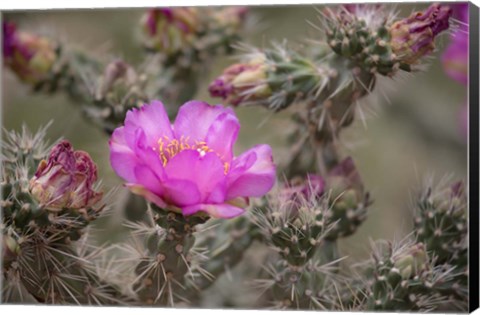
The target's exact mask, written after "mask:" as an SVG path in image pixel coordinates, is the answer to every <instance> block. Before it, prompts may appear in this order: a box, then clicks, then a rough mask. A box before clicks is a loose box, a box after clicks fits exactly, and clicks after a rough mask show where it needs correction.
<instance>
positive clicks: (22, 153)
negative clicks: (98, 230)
mask: <svg viewBox="0 0 480 315" xmlns="http://www.w3.org/2000/svg"><path fill="white" fill-rule="evenodd" d="M44 136H45V130H44V129H43V130H40V132H38V133H37V134H36V135H34V136H32V135H31V134H30V133H29V132H28V130H26V129H25V128H24V130H23V132H22V133H20V134H18V133H15V132H10V133H7V134H6V142H5V143H3V144H2V172H3V173H2V184H1V186H2V218H3V222H2V238H3V245H4V249H3V254H4V255H3V256H2V257H3V269H2V273H3V277H4V278H5V283H4V288H3V291H2V297H3V299H5V300H6V301H10V299H11V298H15V295H19V296H20V299H21V300H20V301H15V300H12V302H23V296H24V293H21V292H24V291H26V292H28V293H29V294H30V295H31V296H33V297H34V298H35V299H36V300H37V301H38V302H43V303H61V304H65V303H66V304H98V305H102V304H118V303H123V302H122V301H121V300H120V298H121V296H120V294H119V293H118V291H117V290H116V289H115V288H114V287H112V286H110V285H108V284H107V283H105V282H104V281H103V280H102V279H100V277H99V276H98V275H97V272H96V267H95V265H94V263H93V261H92V259H93V258H94V257H95V255H98V254H99V251H98V249H95V248H93V247H88V246H86V245H85V244H84V241H83V240H82V235H84V234H85V232H86V229H85V228H86V227H87V226H88V225H89V223H90V222H91V221H92V220H94V219H95V218H97V217H98V216H99V214H100V211H101V210H102V208H103V206H102V205H96V204H97V202H98V201H99V200H100V198H101V193H99V192H97V191H96V190H95V189H94V182H95V181H96V176H97V175H96V166H95V164H94V163H93V161H92V160H91V159H90V157H89V156H88V154H87V153H85V152H83V151H73V149H72V147H71V145H70V144H69V143H68V142H66V141H62V142H60V143H58V144H57V145H55V146H54V147H53V148H52V150H51V152H50V155H49V156H48V160H45V159H44V158H45V157H46V156H47V152H48V147H47V145H46V144H45V142H44V140H43V138H44ZM35 170H36V171H35ZM19 292H20V293H19Z"/></svg>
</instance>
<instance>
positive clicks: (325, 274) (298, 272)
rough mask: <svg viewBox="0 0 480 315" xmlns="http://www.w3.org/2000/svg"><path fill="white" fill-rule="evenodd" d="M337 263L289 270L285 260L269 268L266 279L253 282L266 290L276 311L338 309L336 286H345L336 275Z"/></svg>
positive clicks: (314, 264)
mask: <svg viewBox="0 0 480 315" xmlns="http://www.w3.org/2000/svg"><path fill="white" fill-rule="evenodd" d="M338 262H339V260H335V261H332V262H327V263H319V262H317V261H313V260H311V261H309V262H307V263H306V264H304V265H303V266H292V265H290V264H289V263H288V262H287V261H286V260H280V261H277V262H275V263H271V264H268V265H267V266H266V267H265V268H264V274H265V276H266V277H267V278H266V279H258V280H256V281H255V284H256V286H258V287H259V288H260V289H263V290H265V295H266V299H267V301H269V302H270V304H271V305H272V306H273V308H275V309H301V310H323V311H326V310H332V309H340V308H341V305H340V304H339V303H338V302H339V299H338V297H337V295H338V292H337V291H336V290H337V289H338V286H339V285H340V283H343V282H344V279H343V277H342V276H339V275H337V271H338V267H337V265H338Z"/></svg>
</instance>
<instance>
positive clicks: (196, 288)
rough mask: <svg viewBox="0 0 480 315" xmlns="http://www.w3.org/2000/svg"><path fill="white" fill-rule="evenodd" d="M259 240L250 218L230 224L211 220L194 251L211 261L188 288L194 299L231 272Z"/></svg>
mask: <svg viewBox="0 0 480 315" xmlns="http://www.w3.org/2000/svg"><path fill="white" fill-rule="evenodd" d="M259 237H260V235H259V233H258V229H257V228H256V226H255V225H253V224H252V222H251V221H250V219H249V218H248V215H245V216H241V217H238V218H234V219H231V220H228V221H219V220H215V221H214V220H211V221H210V222H209V225H208V224H207V225H206V226H204V227H203V228H202V230H201V232H200V233H198V235H197V239H198V241H197V243H196V244H195V247H197V248H198V250H202V251H204V252H205V256H207V257H208V259H207V260H205V261H203V262H202V263H201V264H199V265H198V268H200V269H201V271H200V272H199V274H200V276H198V277H195V278H192V281H191V283H190V284H189V288H190V291H191V295H192V296H198V294H199V292H201V291H202V290H205V289H207V288H209V287H210V286H211V285H212V284H214V283H215V279H216V278H218V277H219V276H221V275H222V274H223V273H225V272H227V273H228V272H230V270H231V269H233V268H234V267H235V266H236V265H237V264H238V263H240V262H241V261H242V258H243V255H244V253H245V251H246V250H247V249H248V248H249V247H250V246H251V245H252V243H253V242H254V241H255V240H257V239H258V238H259ZM194 272H195V268H194Z"/></svg>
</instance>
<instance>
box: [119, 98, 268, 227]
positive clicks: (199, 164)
mask: <svg viewBox="0 0 480 315" xmlns="http://www.w3.org/2000/svg"><path fill="white" fill-rule="evenodd" d="M239 129H240V123H239V121H238V119H237V117H236V116H235V114H234V112H233V111H232V110H231V109H228V108H224V107H223V106H221V105H216V106H211V105H209V104H207V103H204V102H200V101H190V102H187V103H186V104H184V105H183V106H182V107H180V110H179V112H178V115H177V117H176V120H175V123H174V124H173V126H172V125H171V124H170V121H169V120H168V117H167V114H166V112H165V109H164V106H163V104H162V103H161V102H159V101H153V102H151V103H150V104H145V105H144V106H143V107H141V108H140V109H133V110H131V111H129V112H128V113H127V117H126V119H125V126H123V127H120V128H117V129H116V130H115V131H114V133H113V135H112V138H111V139H110V161H111V164H112V167H113V169H114V170H115V171H116V172H117V174H118V175H119V176H120V177H122V178H123V179H125V180H126V181H127V182H128V183H127V187H129V188H130V190H131V191H132V192H133V193H136V194H139V195H142V196H144V197H145V198H146V199H148V200H149V201H151V202H153V203H155V204H156V205H157V206H159V207H160V208H163V209H167V210H170V211H176V212H181V213H182V214H183V215H185V216H188V215H192V214H195V213H197V212H206V213H208V214H209V215H210V216H213V217H222V218H231V217H235V216H238V215H240V214H242V213H243V212H244V211H245V209H244V208H245V207H246V205H247V202H248V197H260V196H263V195H264V194H266V193H267V192H268V191H269V190H270V189H271V188H272V186H273V185H274V183H275V165H274V164H273V161H272V152H271V148H270V147H269V146H268V145H257V146H255V147H253V148H252V149H250V150H248V151H246V152H244V153H243V154H241V155H239V156H238V157H234V156H233V145H234V143H235V141H236V139H237V135H238V131H239Z"/></svg>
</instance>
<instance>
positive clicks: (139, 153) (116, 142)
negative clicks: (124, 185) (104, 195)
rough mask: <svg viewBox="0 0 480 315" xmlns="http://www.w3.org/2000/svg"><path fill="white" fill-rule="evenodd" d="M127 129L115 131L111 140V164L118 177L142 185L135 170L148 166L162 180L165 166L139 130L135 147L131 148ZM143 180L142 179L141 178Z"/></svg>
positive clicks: (122, 128)
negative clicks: (138, 167)
mask: <svg viewBox="0 0 480 315" xmlns="http://www.w3.org/2000/svg"><path fill="white" fill-rule="evenodd" d="M125 128H126V127H120V128H117V129H115V131H114V132H113V134H112V138H111V139H110V164H111V165H112V168H113V169H114V170H115V172H116V173H117V175H118V176H120V177H122V178H123V179H125V180H126V181H128V182H131V183H136V184H142V181H141V180H138V177H137V176H135V168H136V167H137V166H139V165H148V166H149V168H150V169H152V171H153V172H154V173H155V174H156V176H158V177H159V178H160V179H161V178H163V173H164V172H163V165H162V163H161V161H160V158H159V157H158V154H157V153H156V152H155V151H154V150H153V148H151V147H148V146H146V144H145V143H142V142H145V136H144V133H143V132H142V131H141V130H139V129H138V130H137V132H136V134H137V137H136V138H135V139H134V140H133V142H134V144H133V145H134V147H130V146H129V144H128V143H127V141H126V139H125V137H126V134H125V131H126V130H125ZM140 178H141V177H140Z"/></svg>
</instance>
